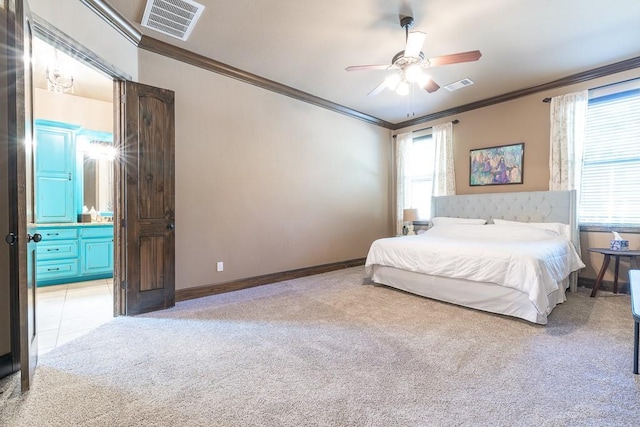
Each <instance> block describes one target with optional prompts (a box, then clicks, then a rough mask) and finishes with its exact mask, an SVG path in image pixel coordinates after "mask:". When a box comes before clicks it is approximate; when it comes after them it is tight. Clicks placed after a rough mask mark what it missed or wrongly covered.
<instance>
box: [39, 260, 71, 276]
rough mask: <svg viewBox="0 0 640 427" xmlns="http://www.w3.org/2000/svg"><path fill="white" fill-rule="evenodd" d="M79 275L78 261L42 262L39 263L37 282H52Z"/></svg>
mask: <svg viewBox="0 0 640 427" xmlns="http://www.w3.org/2000/svg"><path fill="white" fill-rule="evenodd" d="M77 275H78V260H77V259H74V260H60V261H42V262H38V263H37V267H36V280H37V281H41V280H50V279H58V278H65V277H74V276H77Z"/></svg>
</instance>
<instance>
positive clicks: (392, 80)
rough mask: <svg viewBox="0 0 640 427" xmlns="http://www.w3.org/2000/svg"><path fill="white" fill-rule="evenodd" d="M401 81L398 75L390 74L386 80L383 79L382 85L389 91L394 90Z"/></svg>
mask: <svg viewBox="0 0 640 427" xmlns="http://www.w3.org/2000/svg"><path fill="white" fill-rule="evenodd" d="M401 80H402V79H401V78H400V75H399V74H392V75H390V76H388V77H387V78H386V79H384V83H385V84H386V85H387V87H388V88H389V89H390V90H396V88H397V87H398V85H399V84H400V82H401Z"/></svg>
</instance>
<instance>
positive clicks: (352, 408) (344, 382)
mask: <svg viewBox="0 0 640 427" xmlns="http://www.w3.org/2000/svg"><path fill="white" fill-rule="evenodd" d="M632 338H633V321H632V318H631V314H630V308H629V297H628V296H618V295H615V296H614V295H611V294H609V295H608V296H607V294H604V293H603V294H602V296H599V297H598V298H589V296H588V292H587V291H586V290H582V291H580V292H578V293H576V294H570V295H569V300H568V302H566V303H564V304H562V305H560V306H558V307H556V309H555V310H554V312H553V313H552V314H551V316H550V319H549V324H548V325H547V326H539V325H533V324H530V323H526V322H524V321H520V320H516V319H512V318H507V317H502V316H497V315H491V314H487V313H483V312H478V311H474V310H470V309H464V308H460V307H456V306H453V305H449V304H444V303H440V302H436V301H432V300H429V299H426V298H421V297H417V296H413V295H409V294H406V293H402V292H399V291H395V290H392V289H388V288H385V287H381V286H374V285H372V284H371V283H369V282H367V281H366V280H365V275H364V273H363V268H362V267H357V268H351V269H347V270H341V271H337V272H332V273H327V274H323V275H319V276H313V277H308V278H304V279H297V280H292V281H288V282H282V283H277V284H273V285H269V286H263V287H259V288H253V289H248V290H244V291H239V292H235V293H230V294H224V295H218V296H213V297H208V298H202V299H199V300H192V301H187V302H183V303H179V304H178V305H177V306H176V307H175V308H174V309H171V310H165V311H162V312H158V313H153V314H150V315H144V316H138V317H131V318H126V317H121V318H117V319H114V320H113V321H112V322H110V323H108V324H106V325H104V326H102V327H100V328H99V329H97V330H95V331H94V332H92V333H90V334H89V335H86V336H84V337H82V338H79V339H78V340H76V341H73V342H71V343H69V344H66V345H64V346H62V347H60V348H57V349H55V350H53V351H52V352H50V353H48V354H46V355H44V356H43V357H42V358H41V360H40V365H39V367H38V369H37V372H36V376H35V379H34V384H33V389H32V390H31V391H30V392H29V393H27V394H26V395H23V396H19V395H17V394H16V393H14V394H13V395H11V396H3V397H2V399H0V405H1V406H0V410H1V412H0V417H1V418H0V420H1V422H0V424H1V425H4V426H134V425H136V426H137V425H140V426H385V427H386V426H440V425H442V426H451V425H457V426H478V425H487V426H489V425H490V426H563V425H565V426H582V425H589V426H631V425H639V423H640V376H637V375H633V374H632V372H631V370H632V351H633V342H632ZM5 394H8V393H5Z"/></svg>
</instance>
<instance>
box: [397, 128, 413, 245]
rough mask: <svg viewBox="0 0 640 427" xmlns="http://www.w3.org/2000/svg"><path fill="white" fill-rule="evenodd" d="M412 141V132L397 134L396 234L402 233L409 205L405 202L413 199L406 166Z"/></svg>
mask: <svg viewBox="0 0 640 427" xmlns="http://www.w3.org/2000/svg"><path fill="white" fill-rule="evenodd" d="M412 143H413V137H412V135H411V132H406V133H400V134H398V135H397V136H396V150H395V156H396V234H398V235H401V234H402V226H403V225H404V218H403V210H404V209H405V208H408V207H409V206H405V203H406V201H407V200H411V199H410V197H409V194H407V193H408V192H409V191H410V190H411V188H410V186H405V167H406V165H407V157H408V154H409V148H410V147H411V144H412Z"/></svg>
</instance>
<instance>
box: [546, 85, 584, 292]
mask: <svg viewBox="0 0 640 427" xmlns="http://www.w3.org/2000/svg"><path fill="white" fill-rule="evenodd" d="M588 104H589V92H588V91H586V90H585V91H581V92H575V93H570V94H567V95H562V96H555V97H553V98H552V99H551V134H550V138H549V139H550V143H551V147H550V150H549V172H550V178H549V190H551V191H557V190H576V192H577V195H576V200H577V203H578V204H580V177H581V175H582V153H583V148H584V139H585V134H586V124H587V106H588ZM576 211H577V209H576ZM571 226H572V228H573V233H575V235H576V236H579V226H578V218H577V212H576V218H572V224H571ZM573 245H574V246H575V248H576V250H577V251H578V253H579V254H580V253H581V248H580V238H576V239H574V242H573ZM570 284H571V290H572V291H573V292H575V291H576V289H577V287H578V275H577V274H576V273H573V274H571V278H570Z"/></svg>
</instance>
